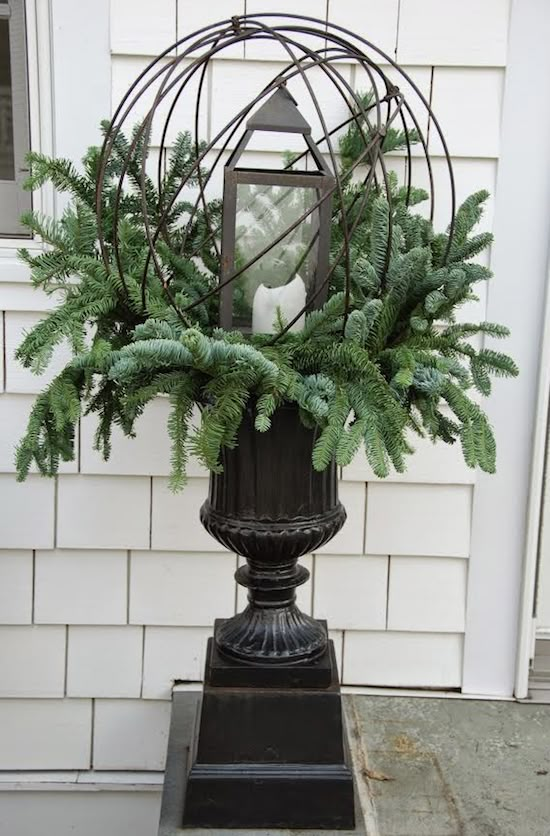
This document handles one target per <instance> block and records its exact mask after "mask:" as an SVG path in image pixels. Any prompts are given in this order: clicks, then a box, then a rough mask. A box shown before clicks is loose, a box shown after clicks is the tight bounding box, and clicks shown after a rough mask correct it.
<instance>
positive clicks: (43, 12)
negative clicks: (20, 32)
mask: <svg viewBox="0 0 550 836" xmlns="http://www.w3.org/2000/svg"><path fill="white" fill-rule="evenodd" d="M23 2H24V11H25V20H26V39H27V90H28V119H29V134H30V148H31V150H33V151H38V152H40V153H42V154H48V155H53V153H54V114H53V84H52V82H53V73H52V49H51V41H52V38H51V0H23ZM32 208H33V209H34V210H36V211H38V212H43V213H45V214H48V215H52V214H55V192H54V189H53V186H52V185H51V184H50V183H46V184H45V185H44V186H42V187H41V188H39V189H37V190H36V191H34V192H33V198H32ZM21 246H25V247H26V248H27V249H30V250H41V249H43V244H42V242H41V241H40V239H39V238H36V237H34V238H29V237H26V236H23V235H21V236H19V235H12V236H7V235H3V236H2V237H0V257H2V259H3V258H6V257H7V258H8V259H9V258H10V257H13V258H16V256H17V250H18V249H19V248H20V247H21ZM0 281H2V277H1V276H0Z"/></svg>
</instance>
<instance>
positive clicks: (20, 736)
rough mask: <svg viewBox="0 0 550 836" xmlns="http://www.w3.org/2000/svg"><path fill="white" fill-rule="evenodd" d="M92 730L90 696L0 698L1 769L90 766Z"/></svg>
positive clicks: (83, 767) (84, 767)
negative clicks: (79, 697)
mask: <svg viewBox="0 0 550 836" xmlns="http://www.w3.org/2000/svg"><path fill="white" fill-rule="evenodd" d="M91 734H92V701H91V700H57V699H47V700H44V699H6V700H0V740H1V741H2V745H1V746H0V769H6V770H13V769H89V768H90V765H91Z"/></svg>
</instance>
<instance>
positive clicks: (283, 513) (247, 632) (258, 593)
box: [201, 404, 346, 665]
mask: <svg viewBox="0 0 550 836" xmlns="http://www.w3.org/2000/svg"><path fill="white" fill-rule="evenodd" d="M317 434H318V431H317V430H313V429H308V428H306V427H305V426H304V425H303V424H302V423H301V421H300V419H299V415H298V407H297V406H296V405H295V404H285V405H283V406H282V407H280V408H279V409H278V410H277V411H276V412H275V414H274V416H273V421H272V426H271V428H270V430H269V431H268V432H266V433H259V432H257V431H256V430H255V429H254V414H253V410H252V409H251V408H249V409H248V410H247V411H246V413H245V417H244V420H243V423H242V424H241V428H240V431H239V435H238V445H237V447H236V448H235V449H233V450H227V449H224V453H223V458H222V462H223V472H222V473H219V474H212V475H211V477H210V493H209V498H208V500H207V501H206V502H205V503H204V505H203V506H202V508H201V522H202V524H203V525H204V527H205V528H206V530H207V531H208V532H209V533H210V534H211V535H212V536H213V537H215V538H216V540H218V541H219V542H220V543H223V545H224V546H226V547H227V548H228V549H230V550H231V551H234V552H236V553H237V554H239V555H242V556H243V557H245V558H246V561H247V565H246V566H242V567H241V568H240V569H239V570H238V571H237V574H236V579H237V581H238V583H240V584H241V585H242V586H245V587H247V588H248V601H249V604H248V607H247V608H246V609H245V610H244V612H242V613H239V614H238V615H235V616H234V617H233V618H229V619H227V620H226V621H225V622H224V623H223V625H222V626H220V627H219V628H218V629H217V631H216V637H215V638H216V644H217V647H218V649H219V650H220V652H221V653H223V654H225V655H227V656H230V657H234V658H236V659H241V660H243V661H251V662H263V663H269V664H273V665H283V664H285V665H286V664H290V663H293V662H300V661H303V660H306V659H314V658H316V657H318V656H320V655H322V654H323V653H324V652H325V651H326V648H327V635H326V629H325V628H324V626H323V625H322V624H321V622H319V621H318V620H316V619H314V618H311V616H308V615H305V614H304V613H302V612H301V611H300V609H299V608H298V607H297V605H296V587H297V586H300V584H303V583H305V582H306V581H307V580H308V578H309V572H308V571H307V569H305V568H304V567H303V566H299V565H298V563H297V561H298V559H299V558H300V557H302V556H303V555H305V554H308V553H309V552H312V551H314V550H315V549H318V548H319V546H322V545H323V544H324V543H326V542H328V541H329V540H330V539H331V538H332V537H334V535H335V534H336V533H337V532H338V531H339V530H340V528H341V527H342V526H343V524H344V522H345V519H346V512H345V509H344V507H343V505H342V504H341V503H340V502H339V501H338V481H337V473H336V465H335V464H334V463H332V464H331V465H330V467H328V468H327V470H325V471H323V472H321V473H317V472H316V471H314V470H313V467H312V464H311V456H312V451H313V445H314V443H315V441H316V438H317Z"/></svg>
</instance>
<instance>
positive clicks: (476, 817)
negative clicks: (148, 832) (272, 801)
mask: <svg viewBox="0 0 550 836" xmlns="http://www.w3.org/2000/svg"><path fill="white" fill-rule="evenodd" d="M345 713H346V719H347V724H348V730H349V736H350V742H351V748H352V756H353V762H354V771H355V775H356V779H357V801H358V806H359V805H360V807H361V818H362V819H363V821H362V822H360V823H358V826H357V829H356V830H355V831H354V833H355V834H366V836H550V706H547V705H530V704H525V703H522V704H518V703H513V702H500V701H499V702H489V701H477V700H459V699H442V698H409V697H398V696H395V697H394V696H392V697H382V696H380V697H379V696H368V697H367V696H357V695H353V696H347V697H346V698H345ZM180 739H181V738H180ZM169 760H170V758H169ZM178 760H179V763H180V764H181V754H180V757H179V758H178ZM178 771H179V770H178ZM169 772H170V764H168V765H167V778H168V773H169ZM173 778H174V779H175V781H176V783H178V784H179V783H180V781H181V773H180V777H179V778H178V777H177V776H176V775H175V774H173ZM178 789H179V786H178ZM182 801H183V799H180V800H179V802H178V803H177V804H176V805H175V807H174V806H173V805H171V809H167V808H166V809H163V817H162V818H163V820H162V821H161V827H160V830H159V836H201V834H205V833H210V834H214V832H215V833H216V834H217V836H240V834H242V836H245V834H247V835H248V836H251V834H253V833H256V835H257V836H291V834H294V836H298V834H299V833H300V834H303V836H307V834H312V832H313V831H311V830H309V831H297V830H293V831H290V830H285V831H283V830H269V831H268V830H263V831H251V830H216V831H213V830H204V829H201V830H197V829H181V828H180V827H179V826H178V824H176V822H177V821H178V822H179V821H181V817H179V816H180V812H181V808H180V804H181V803H182ZM176 808H180V812H178V809H176ZM324 833H325V834H327V836H330V834H332V836H338V834H339V836H346V834H349V836H351V834H350V833H349V831H334V832H333V831H330V832H329V831H324Z"/></svg>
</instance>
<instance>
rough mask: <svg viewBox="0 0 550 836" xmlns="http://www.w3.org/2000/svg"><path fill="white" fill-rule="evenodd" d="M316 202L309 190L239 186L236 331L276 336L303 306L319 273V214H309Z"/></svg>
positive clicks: (296, 326)
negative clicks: (250, 330) (245, 330)
mask: <svg viewBox="0 0 550 836" xmlns="http://www.w3.org/2000/svg"><path fill="white" fill-rule="evenodd" d="M318 200H319V192H318V190H317V189H315V188H311V187H309V188H303V187H301V186H279V185H258V184H247V183H238V185H237V206H236V210H237V214H236V228H235V261H234V270H235V271H239V270H241V269H242V268H243V267H244V268H245V269H244V271H243V273H242V274H241V275H240V276H239V277H238V278H237V279H235V282H234V287H233V324H234V326H236V327H237V328H246V329H248V328H250V327H252V330H253V331H254V332H257V333H275V332H276V331H278V330H279V329H280V327H281V326H284V325H287V324H288V323H289V322H290V321H291V320H292V319H294V317H295V316H296V315H297V314H298V313H300V312H301V310H302V308H303V307H304V306H305V304H306V299H307V298H308V296H309V294H310V293H311V291H312V289H313V288H314V284H315V272H316V268H317V254H318V240H319V211H318V208H315V209H313V210H312V211H310V210H311V209H312V207H313V206H314V205H315V203H317V202H318ZM308 212H309V214H307V216H306V217H305V218H303V219H302V220H300V218H302V216H303V215H305V214H306V213H308ZM291 227H294V228H293V229H291ZM287 230H288V231H287ZM279 239H280V240H279ZM251 262H253V263H251ZM246 265H249V266H246ZM304 316H305V315H302V316H301V317H300V319H299V320H298V321H297V322H296V323H295V324H294V325H293V326H292V330H299V329H300V328H302V327H303V320H304Z"/></svg>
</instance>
